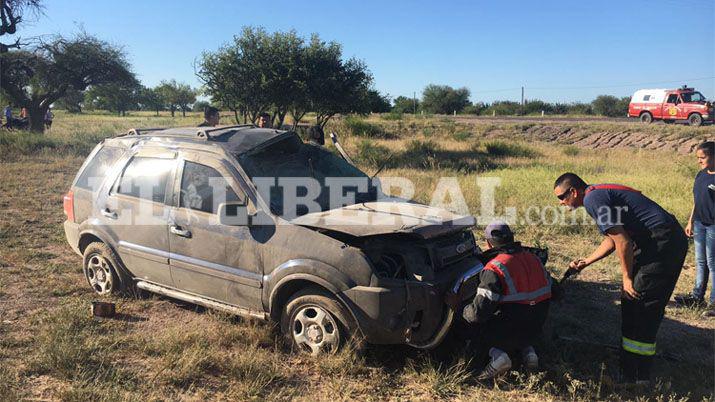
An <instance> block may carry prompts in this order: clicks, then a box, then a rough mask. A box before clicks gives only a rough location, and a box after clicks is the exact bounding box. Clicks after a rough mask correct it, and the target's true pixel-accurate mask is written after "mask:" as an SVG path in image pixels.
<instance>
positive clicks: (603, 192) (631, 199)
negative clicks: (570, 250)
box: [554, 173, 688, 384]
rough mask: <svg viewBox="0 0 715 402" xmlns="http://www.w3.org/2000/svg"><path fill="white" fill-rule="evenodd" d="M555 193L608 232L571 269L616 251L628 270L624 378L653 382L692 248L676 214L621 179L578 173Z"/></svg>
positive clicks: (565, 178)
mask: <svg viewBox="0 0 715 402" xmlns="http://www.w3.org/2000/svg"><path fill="white" fill-rule="evenodd" d="M554 195H556V197H557V198H558V199H559V202H560V204H561V205H564V206H567V207H569V208H571V209H575V208H578V207H581V206H583V207H585V208H586V211H587V212H588V214H589V215H590V216H591V217H592V218H593V219H594V220H595V221H596V224H597V225H598V228H599V230H600V232H601V234H603V235H604V236H605V238H604V239H603V242H601V245H600V246H599V247H598V248H597V249H596V250H594V252H593V253H592V254H591V255H590V256H588V257H586V258H581V259H578V260H575V261H573V262H571V264H570V265H569V267H570V268H572V269H576V270H579V271H580V270H582V269H584V268H586V267H587V266H589V265H591V264H593V263H594V262H596V261H599V260H601V259H602V258H604V257H606V256H608V255H609V254H611V253H612V252H614V251H615V252H616V254H617V255H618V259H619V261H620V264H621V272H622V274H623V291H622V293H621V320H622V322H621V332H622V334H621V335H622V344H621V345H622V348H621V381H623V382H624V383H638V384H647V383H648V382H649V381H650V371H651V366H652V363H653V356H654V355H655V343H656V342H655V340H656V334H657V333H658V327H659V326H660V323H661V321H662V320H663V315H664V313H665V306H666V304H667V303H668V300H669V299H670V296H671V294H672V293H673V289H674V288H675V284H676V282H677V281H678V276H679V275H680V270H681V269H682V267H683V262H684V261H685V255H686V254H687V251H688V241H687V238H686V236H685V232H684V231H683V229H682V227H681V226H680V224H679V223H678V221H677V220H676V219H675V217H674V216H673V215H671V214H670V213H668V212H667V211H666V210H664V209H663V208H662V207H661V206H659V205H658V204H656V203H655V202H654V201H652V200H651V199H649V198H648V197H646V196H644V195H643V194H641V192H640V191H638V190H635V189H632V188H630V187H626V186H622V185H618V184H597V185H588V184H586V182H584V181H583V180H582V179H581V178H580V177H578V176H577V175H576V174H574V173H564V174H563V175H561V176H560V177H559V178H558V179H556V183H555V184H554Z"/></svg>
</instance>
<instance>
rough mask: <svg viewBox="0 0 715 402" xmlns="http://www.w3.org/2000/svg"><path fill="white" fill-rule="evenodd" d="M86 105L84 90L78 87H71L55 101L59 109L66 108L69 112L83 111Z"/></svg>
mask: <svg viewBox="0 0 715 402" xmlns="http://www.w3.org/2000/svg"><path fill="white" fill-rule="evenodd" d="M83 106H84V92H83V91H78V90H76V89H69V90H67V92H66V93H65V95H64V96H63V97H61V98H60V99H59V100H58V101H57V102H55V107H56V108H57V109H65V110H66V111H68V112H69V113H82V107H83Z"/></svg>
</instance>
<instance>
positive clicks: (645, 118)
mask: <svg viewBox="0 0 715 402" xmlns="http://www.w3.org/2000/svg"><path fill="white" fill-rule="evenodd" d="M640 119H641V123H645V124H650V123H651V122H652V121H653V115H652V114H650V113H649V112H643V113H641V117H640Z"/></svg>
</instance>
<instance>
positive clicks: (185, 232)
mask: <svg viewBox="0 0 715 402" xmlns="http://www.w3.org/2000/svg"><path fill="white" fill-rule="evenodd" d="M169 231H170V232H171V233H173V234H175V235H177V236H181V237H186V238H189V239H190V238H191V231H190V230H184V229H182V228H181V226H177V225H172V226H170V227H169Z"/></svg>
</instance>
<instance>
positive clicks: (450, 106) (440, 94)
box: [422, 84, 469, 114]
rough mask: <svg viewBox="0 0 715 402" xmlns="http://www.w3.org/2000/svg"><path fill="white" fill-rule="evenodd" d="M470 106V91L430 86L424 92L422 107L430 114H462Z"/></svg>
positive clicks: (444, 86) (446, 86)
mask: <svg viewBox="0 0 715 402" xmlns="http://www.w3.org/2000/svg"><path fill="white" fill-rule="evenodd" d="M467 105H469V90H468V89H467V88H459V89H454V88H452V87H450V86H448V85H435V84H430V85H427V87H425V89H424V91H422V107H423V108H424V109H425V110H426V111H428V112H430V113H439V114H451V113H452V112H454V111H456V112H457V113H459V112H461V111H462V109H464V107H465V106H467Z"/></svg>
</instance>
